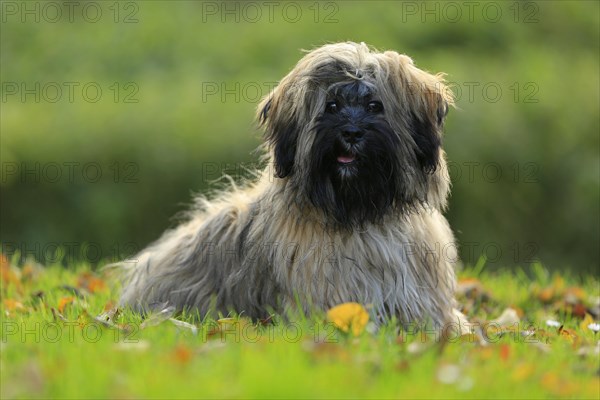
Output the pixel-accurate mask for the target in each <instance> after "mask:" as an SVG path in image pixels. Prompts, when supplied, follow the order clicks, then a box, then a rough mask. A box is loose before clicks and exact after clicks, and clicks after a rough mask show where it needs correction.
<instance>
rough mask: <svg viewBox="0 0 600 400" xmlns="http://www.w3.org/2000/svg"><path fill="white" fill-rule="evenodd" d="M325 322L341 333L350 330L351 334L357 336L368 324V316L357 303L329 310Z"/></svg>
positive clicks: (345, 304) (341, 305)
mask: <svg viewBox="0 0 600 400" xmlns="http://www.w3.org/2000/svg"><path fill="white" fill-rule="evenodd" d="M327 320H329V321H330V322H332V323H333V325H335V326H336V327H337V328H338V329H340V330H342V331H343V332H348V331H350V330H352V334H353V335H354V336H358V335H360V334H361V333H362V331H363V330H364V329H365V326H366V325H367V322H369V314H368V313H367V310H365V308H364V307H363V306H362V305H360V304H358V303H344V304H340V305H338V306H335V307H333V308H331V309H329V311H327Z"/></svg>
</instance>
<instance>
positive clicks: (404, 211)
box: [121, 42, 456, 326]
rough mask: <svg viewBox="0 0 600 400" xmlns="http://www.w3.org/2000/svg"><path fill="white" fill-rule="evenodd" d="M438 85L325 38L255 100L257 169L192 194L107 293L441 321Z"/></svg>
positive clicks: (407, 65)
mask: <svg viewBox="0 0 600 400" xmlns="http://www.w3.org/2000/svg"><path fill="white" fill-rule="evenodd" d="M452 103H453V98H452V94H451V92H450V91H449V90H448V89H447V87H446V85H445V84H444V79H443V76H442V75H440V74H438V75H432V74H429V73H427V72H424V71H422V70H420V69H418V68H417V67H416V66H415V65H414V64H413V61H412V60H411V59H410V58H409V57H407V56H405V55H401V54H398V53H396V52H393V51H386V52H384V53H379V52H376V51H374V50H372V49H370V48H369V47H368V46H366V45H365V44H364V43H361V44H357V43H350V42H349V43H338V44H328V45H325V46H323V47H320V48H317V49H316V50H313V51H311V52H309V53H308V54H306V56H305V57H304V58H302V59H301V60H300V61H299V62H298V64H297V65H296V67H295V68H294V69H293V70H292V71H291V72H290V73H289V74H288V75H287V76H286V77H285V78H283V79H282V80H281V82H280V83H279V85H278V86H277V87H276V88H275V89H274V90H273V92H272V93H270V94H269V95H268V96H267V97H266V98H265V99H263V101H262V102H261V104H260V105H259V109H258V119H259V122H260V124H261V126H263V127H264V130H265V149H266V152H265V153H266V157H267V160H268V161H269V164H270V166H272V167H274V168H270V167H267V168H266V169H265V170H264V171H263V172H261V173H258V175H259V177H258V179H257V180H256V182H254V183H249V184H247V185H246V186H245V187H244V188H242V189H238V188H235V187H233V188H231V189H230V190H228V191H226V192H225V193H222V194H221V195H220V196H218V197H217V198H216V199H212V200H206V199H203V198H202V199H199V200H198V204H199V205H198V207H197V208H196V209H195V210H193V211H192V212H191V213H190V216H189V218H188V219H187V222H185V223H183V224H181V225H180V226H178V227H176V228H175V229H173V230H170V231H168V232H166V233H165V234H164V235H163V236H162V237H161V238H160V239H159V240H158V241H157V242H155V243H154V244H152V245H151V246H150V247H148V248H147V249H145V250H143V251H142V252H141V253H140V254H138V256H137V263H136V264H135V265H133V266H129V267H126V279H125V284H124V291H123V293H122V297H121V304H122V305H126V306H131V307H133V308H135V309H137V310H140V311H143V310H147V309H148V308H151V307H152V305H153V304H154V303H157V304H164V303H168V304H170V305H172V306H174V307H175V308H176V309H177V310H186V309H187V310H191V311H196V312H199V313H200V315H206V314H207V313H210V312H217V313H223V314H228V313H229V312H231V311H235V312H237V313H243V314H244V315H247V316H250V317H252V318H257V319H258V318H264V317H267V316H268V315H269V314H270V313H271V312H274V311H275V312H285V311H287V310H294V309H296V308H297V307H301V308H302V309H303V310H302V311H303V312H311V311H312V310H315V309H316V310H324V309H327V308H329V307H332V306H334V305H337V304H340V303H343V302H350V301H353V302H359V303H361V304H364V305H367V306H369V307H370V310H371V312H372V313H373V314H374V315H377V316H381V317H390V316H396V317H397V318H398V319H399V320H400V321H402V322H404V323H409V322H415V321H418V322H426V321H428V322H431V323H433V324H434V325H436V326H442V325H443V324H444V323H446V322H448V321H450V320H451V319H455V314H454V311H453V307H454V300H453V295H454V287H455V275H454V271H453V266H452V262H453V259H454V258H455V257H456V255H455V248H454V245H453V243H454V240H453V235H452V232H451V230H450V228H449V226H448V223H447V221H446V219H445V218H444V217H443V216H442V214H441V211H443V209H444V207H445V205H446V197H447V195H448V191H449V179H448V173H447V167H446V161H445V159H444V151H443V150H442V148H441V143H442V127H443V123H444V118H445V116H446V114H447V111H448V108H449V106H451V105H452Z"/></svg>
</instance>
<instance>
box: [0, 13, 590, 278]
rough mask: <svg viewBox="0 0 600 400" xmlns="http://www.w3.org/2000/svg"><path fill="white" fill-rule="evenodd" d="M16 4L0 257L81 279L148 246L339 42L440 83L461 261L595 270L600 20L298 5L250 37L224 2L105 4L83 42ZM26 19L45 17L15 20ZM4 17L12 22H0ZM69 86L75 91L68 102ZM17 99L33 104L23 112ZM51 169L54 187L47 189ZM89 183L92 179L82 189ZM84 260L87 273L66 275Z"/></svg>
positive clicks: (247, 153) (248, 158) (240, 154)
mask: <svg viewBox="0 0 600 400" xmlns="http://www.w3.org/2000/svg"><path fill="white" fill-rule="evenodd" d="M26 3H27V2H4V3H3V9H2V11H3V14H2V18H3V22H2V35H1V38H0V44H1V55H2V71H1V77H2V103H1V107H2V112H1V120H0V128H1V133H2V137H1V140H2V146H1V149H0V157H1V158H2V179H1V180H0V185H1V187H2V191H1V194H0V200H1V207H2V224H0V237H1V240H2V243H3V246H4V251H5V252H8V253H12V252H13V250H14V248H17V249H18V250H21V252H22V253H25V254H30V255H34V256H36V257H37V258H38V259H44V258H47V257H46V254H45V253H46V252H47V251H50V250H51V249H49V248H54V247H55V245H57V244H58V245H61V246H67V247H68V246H71V247H73V246H72V245H69V244H72V243H77V244H78V245H79V246H78V250H76V251H75V252H76V253H77V254H76V257H75V258H84V259H86V260H88V261H94V262H95V261H97V260H99V259H104V258H110V259H116V258H118V257H120V256H122V255H123V254H124V253H128V252H131V250H132V249H134V248H141V247H143V246H145V245H146V244H147V243H148V242H149V241H151V240H153V239H155V238H157V237H158V235H159V234H160V233H161V232H162V231H163V230H164V229H165V228H167V227H168V226H169V225H170V224H172V222H170V219H169V218H170V217H172V216H173V215H175V214H176V213H177V212H178V211H181V210H183V209H185V204H189V203H190V202H191V196H190V192H191V191H194V192H206V191H207V190H208V188H209V186H210V182H211V181H213V180H216V179H217V178H218V177H219V174H220V173H219V171H221V170H225V172H233V173H234V174H235V173H236V172H239V171H240V170H242V168H240V167H239V165H240V164H243V163H252V162H255V161H256V159H257V156H256V154H252V153H251V152H252V150H253V149H254V148H255V147H256V146H258V145H259V143H260V133H259V132H258V131H257V129H256V125H255V123H254V112H255V110H254V109H255V107H256V104H257V99H258V96H256V94H257V92H256V90H255V89H256V88H257V87H258V88H259V90H258V94H262V95H265V94H267V93H268V89H269V88H270V87H271V86H272V83H274V82H276V81H277V80H278V79H280V78H281V77H282V76H284V75H285V73H286V72H287V71H288V70H289V69H290V68H291V67H292V66H293V65H294V63H295V62H296V61H297V60H298V59H299V58H300V57H301V52H300V51H299V50H300V49H310V48H312V47H313V46H318V45H321V44H323V43H325V42H334V41H341V40H354V41H359V42H360V41H364V42H366V43H369V44H371V45H373V46H375V47H377V48H379V49H394V50H397V51H400V52H404V53H406V54H409V55H410V56H411V57H413V59H414V60H415V61H416V63H417V65H418V66H420V67H421V68H423V69H426V70H430V71H433V72H437V71H444V72H446V73H447V74H448V76H447V78H448V80H449V81H451V82H454V86H455V91H456V93H457V95H459V97H458V101H457V109H456V110H453V111H451V113H450V115H449V117H448V122H447V128H446V132H447V135H446V139H445V148H446V151H447V154H448V159H449V160H450V161H451V165H452V166H453V167H452V168H451V173H452V178H453V182H454V184H453V195H452V198H451V202H450V208H449V211H448V217H449V219H450V222H451V225H452V226H453V228H454V230H455V231H456V233H457V238H458V240H459V241H460V242H461V243H462V258H463V259H465V260H466V261H467V262H475V261H476V260H477V259H478V258H479V257H480V256H481V255H485V256H487V260H488V265H502V266H506V265H512V264H521V265H522V264H528V263H530V262H532V261H535V260H536V259H538V258H539V259H542V260H543V261H544V262H545V264H546V265H548V266H549V267H550V268H564V267H570V268H573V269H576V270H592V268H597V266H598V264H599V263H600V258H599V257H600V255H599V253H598V249H597V245H598V242H599V240H600V235H599V224H598V217H599V216H598V203H599V200H600V198H599V191H598V187H599V185H600V182H599V171H598V162H599V158H600V157H599V153H598V145H599V143H598V131H599V121H598V109H599V92H598V87H599V73H598V72H599V71H598V48H599V47H598V46H599V39H598V38H599V35H598V30H599V22H598V13H599V8H598V7H599V6H598V3H597V2H583V1H573V2H540V3H533V2H525V3H517V2H491V3H486V2H477V6H476V8H474V9H473V13H472V16H471V15H470V14H469V13H468V9H467V8H465V7H466V6H464V5H461V4H462V3H460V2H459V3H454V4H459V8H460V11H461V15H460V18H458V19H456V18H455V13H454V12H453V10H452V9H451V8H448V7H451V6H448V5H447V3H445V2H433V3H430V4H429V5H426V4H425V3H416V2H404V3H402V2H389V1H381V2H371V1H369V2H363V1H358V2H340V3H332V2H330V3H314V4H313V3H294V4H296V5H297V7H300V9H301V12H302V14H301V18H300V19H299V20H298V21H297V22H291V21H293V18H290V17H293V16H294V14H292V11H293V10H291V9H289V10H287V14H285V13H284V12H283V9H284V5H283V3H282V4H279V3H278V4H279V6H277V7H276V8H275V9H274V11H273V14H272V16H270V15H269V13H268V10H267V8H266V7H262V6H260V4H262V3H260V4H259V3H254V4H255V5H256V4H259V8H260V10H261V12H262V14H261V17H260V18H255V17H254V15H255V14H253V13H251V11H252V10H251V9H248V8H246V12H245V13H244V12H243V10H244V7H245V6H244V4H245V3H227V4H229V7H231V9H233V10H234V12H233V14H227V13H224V14H221V12H224V7H225V5H224V4H226V3H220V2H214V3H212V2H208V3H202V2H191V1H190V2H185V1H180V2H175V3H173V2H166V1H145V2H137V3H133V2H127V3H121V4H120V5H119V6H118V10H119V15H117V16H116V20H117V22H115V14H114V12H115V8H114V7H115V6H114V4H113V3H111V2H97V3H94V2H92V3H93V4H97V5H100V7H101V11H102V13H103V14H102V18H100V19H99V21H97V22H94V23H91V22H89V21H87V20H86V19H85V18H83V17H82V8H83V6H84V4H87V3H82V4H81V5H80V6H79V8H77V9H75V13H74V17H73V21H72V22H71V21H70V20H69V19H68V18H67V15H68V13H67V6H66V5H62V7H63V9H62V11H63V14H62V15H63V17H62V18H60V19H59V20H58V21H57V22H51V21H48V19H49V18H50V19H51V18H52V16H53V15H54V14H49V15H46V16H45V15H44V14H41V13H42V12H43V11H42V8H40V11H39V13H40V15H41V18H40V20H39V22H36V21H35V19H34V18H35V11H34V14H33V16H32V15H31V14H26V13H24V12H23V10H24V8H23V7H25V4H26ZM35 4H37V5H38V7H43V2H33V3H31V4H30V5H29V6H28V7H30V8H33V9H34V10H35V8H34V7H36V6H35ZM55 4H62V3H60V2H59V3H55ZM115 4H117V3H115ZM14 5H16V6H17V7H18V8H17V11H16V14H14V12H13V11H14V10H13V8H10V9H8V8H6V7H13V6H14ZM208 6H211V7H212V6H216V7H217V10H218V13H217V14H213V13H212V11H211V10H212V9H210V8H207V7H208ZM110 7H113V8H110ZM236 7H237V9H238V12H237V13H236V12H235V9H236ZM311 7H312V8H311ZM411 7H416V10H417V11H416V12H415V9H414V8H411ZM427 7H429V8H427ZM496 8H499V9H500V10H501V14H500V17H499V18H497V20H496V17H495V14H494V13H492V11H494V10H495V9H496ZM427 10H434V11H433V13H431V12H430V13H427ZM436 10H437V11H436ZM51 11H52V10H47V12H48V13H50V12H51ZM317 11H318V14H315V13H316V12H317ZM284 16H285V18H284ZM88 17H89V15H88ZM236 18H238V20H237V21H236ZM132 19H134V20H137V22H135V21H133V20H132ZM126 20H132V21H130V22H133V23H125V21H126ZM254 20H255V21H254ZM253 21H254V22H253ZM36 82H37V83H39V84H40V90H37V91H36V90H35V84H36ZM65 82H76V83H78V85H79V86H76V87H75V88H74V98H73V101H72V102H71V101H69V98H68V97H69V96H68V88H67V87H66V86H65ZM90 82H91V83H95V85H97V86H99V87H100V88H101V89H102V97H101V98H100V100H99V101H97V102H89V101H86V99H85V98H84V94H83V93H82V90H83V87H84V85H86V84H87V83H90ZM15 83H16V84H17V85H18V87H19V89H18V93H17V94H10V93H11V90H12V89H14V88H13V87H12V86H10V85H12V84H15ZM53 83H56V84H57V85H58V86H59V87H60V88H62V96H61V97H60V98H59V99H58V101H56V102H51V101H48V97H50V98H53V94H54V89H53V86H52V84H53ZM115 83H117V84H118V85H117V86H113V85H114V84H115ZM128 83H133V85H131V86H126V85H127V84H128ZM21 84H25V88H26V89H27V88H29V89H31V88H34V92H37V93H38V94H40V92H41V94H42V97H41V99H40V101H39V102H36V98H35V96H36V95H35V94H29V95H24V96H25V97H24V101H22V100H23V98H22V96H23V92H22V90H21V87H20V86H19V85H21ZM207 84H209V85H216V87H217V88H218V93H217V94H209V93H208V92H207V89H208V87H207V86H206V85H207ZM7 85H8V86H7ZM48 85H50V86H48ZM221 85H225V86H224V88H225V89H228V90H232V91H233V92H234V94H231V93H230V94H225V92H224V91H223V87H222V86H221ZM236 85H239V86H238V87H237V88H236ZM210 88H213V86H210ZM469 88H472V89H473V91H472V93H470V92H469V90H470V89H469ZM498 88H499V90H500V92H497V90H498ZM44 89H46V90H47V93H44ZM244 91H246V92H245V94H244ZM89 93H90V96H93V94H94V92H93V90H91V91H90V92H89ZM115 94H118V98H115V97H114V96H115ZM127 96H129V98H127ZM236 96H237V98H236ZM126 100H137V102H136V103H128V102H125V101H126ZM36 163H39V164H37V166H36ZM53 163H56V164H57V165H59V166H60V171H61V173H62V175H61V177H60V178H59V179H57V180H56V181H55V182H53V181H52V179H50V178H52V177H54V176H55V174H54V170H52V168H53V166H54V167H55V165H54V164H53ZM65 163H71V164H68V165H73V171H74V175H72V178H71V175H70V172H69V171H70V170H69V167H68V166H67V165H66V164H65ZM72 163H79V164H78V165H77V164H72ZM90 163H95V164H93V165H92V166H91V167H89V164H90ZM86 166H87V167H88V168H90V169H89V170H84V167H86ZM13 167H15V168H17V172H16V173H13V172H12V169H10V168H13ZM44 167H47V169H46V170H44ZM7 168H8V169H7ZM98 168H99V169H100V171H101V172H102V176H101V178H99V179H98V181H94V179H89V177H90V176H91V177H92V178H95V174H94V172H95V169H98ZM27 170H28V171H32V170H33V171H34V172H29V173H24V174H23V171H27ZM498 172H499V173H500V174H501V175H500V176H499V175H498ZM86 173H87V174H88V175H86ZM36 177H37V178H39V179H36ZM92 181H93V182H92ZM82 241H85V242H86V243H92V244H93V245H94V246H95V247H97V248H99V249H100V252H99V255H98V254H97V253H98V252H96V253H94V254H95V255H94V257H92V256H90V255H89V254H88V255H87V256H86V255H85V254H84V255H83V256H81V254H80V253H81V252H82V251H81V250H80V249H79V247H82V246H83V243H82ZM124 249H126V250H124ZM127 249H128V250H130V251H127Z"/></svg>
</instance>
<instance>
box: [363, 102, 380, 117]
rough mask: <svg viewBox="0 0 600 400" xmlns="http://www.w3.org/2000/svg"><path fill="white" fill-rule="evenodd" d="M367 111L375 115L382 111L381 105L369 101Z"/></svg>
mask: <svg viewBox="0 0 600 400" xmlns="http://www.w3.org/2000/svg"><path fill="white" fill-rule="evenodd" d="M367 111H369V112H370V113H373V114H377V113H380V112H382V111H383V104H381V102H379V101H371V102H369V104H367Z"/></svg>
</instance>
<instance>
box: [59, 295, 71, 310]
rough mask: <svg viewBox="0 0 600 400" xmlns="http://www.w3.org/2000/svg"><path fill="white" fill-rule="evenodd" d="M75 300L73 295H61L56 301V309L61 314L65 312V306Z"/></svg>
mask: <svg viewBox="0 0 600 400" xmlns="http://www.w3.org/2000/svg"><path fill="white" fill-rule="evenodd" d="M74 301H75V297H73V296H69V297H62V298H61V299H60V300H59V301H58V307H57V308H58V311H59V312H60V313H61V314H64V312H65V307H67V306H68V305H69V304H71V303H73V302H74Z"/></svg>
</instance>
